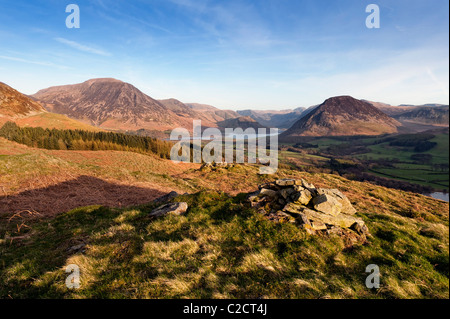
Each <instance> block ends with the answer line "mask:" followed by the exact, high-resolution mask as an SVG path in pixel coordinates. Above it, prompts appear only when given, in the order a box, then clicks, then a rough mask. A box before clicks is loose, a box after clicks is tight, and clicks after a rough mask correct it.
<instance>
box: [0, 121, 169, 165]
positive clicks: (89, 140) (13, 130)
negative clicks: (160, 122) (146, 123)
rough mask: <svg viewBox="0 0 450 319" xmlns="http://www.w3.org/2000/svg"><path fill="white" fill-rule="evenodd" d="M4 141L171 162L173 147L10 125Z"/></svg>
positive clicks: (3, 131) (125, 137)
mask: <svg viewBox="0 0 450 319" xmlns="http://www.w3.org/2000/svg"><path fill="white" fill-rule="evenodd" d="M0 137H4V138H6V139H8V140H10V141H13V142H17V143H20V144H25V145H27V146H30V147H37V148H44V149H48V150H90V151H99V150H113V151H131V152H139V153H153V154H156V155H158V156H160V157H161V158H170V150H171V148H172V143H170V142H167V141H162V140H158V139H156V138H151V137H147V136H138V135H128V134H123V133H114V132H102V131H101V132H91V131H85V130H58V129H44V128H42V127H19V126H18V125H17V124H16V123H14V122H6V123H5V124H4V125H3V126H2V128H0Z"/></svg>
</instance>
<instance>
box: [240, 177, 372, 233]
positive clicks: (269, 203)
mask: <svg viewBox="0 0 450 319" xmlns="http://www.w3.org/2000/svg"><path fill="white" fill-rule="evenodd" d="M248 200H249V201H250V203H251V205H252V207H257V208H260V210H259V211H261V212H262V213H264V214H265V215H267V216H268V217H269V219H270V220H273V221H278V222H292V223H295V224H297V225H298V226H299V227H301V228H303V229H305V230H306V231H307V232H308V233H310V234H317V232H324V233H327V234H342V233H348V231H349V230H352V231H353V232H354V233H356V234H357V235H359V236H361V237H363V238H364V239H365V236H366V235H368V234H369V230H368V228H367V226H366V225H365V224H364V221H363V220H362V219H361V218H357V217H355V216H353V215H355V213H356V209H355V208H354V207H353V205H352V204H351V202H350V200H349V199H348V198H347V196H345V195H344V194H342V192H340V191H339V190H337V189H325V188H316V187H315V186H314V185H313V184H310V183H308V182H307V181H305V180H304V179H301V180H295V179H280V180H277V181H275V182H271V183H266V184H263V185H260V186H259V190H258V191H257V192H255V193H252V194H250V195H249V197H248ZM261 207H265V209H264V208H261ZM267 207H270V211H269V212H267V211H266V210H267ZM339 229H345V230H346V231H339Z"/></svg>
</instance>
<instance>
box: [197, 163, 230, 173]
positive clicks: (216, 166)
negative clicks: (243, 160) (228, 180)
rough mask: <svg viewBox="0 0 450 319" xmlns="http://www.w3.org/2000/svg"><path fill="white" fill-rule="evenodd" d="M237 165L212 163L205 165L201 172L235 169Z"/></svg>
mask: <svg viewBox="0 0 450 319" xmlns="http://www.w3.org/2000/svg"><path fill="white" fill-rule="evenodd" d="M234 166H235V164H228V163H227V162H218V163H216V162H212V163H204V164H202V166H201V167H200V171H208V170H210V171H216V170H217V169H219V168H224V169H229V168H231V167H234Z"/></svg>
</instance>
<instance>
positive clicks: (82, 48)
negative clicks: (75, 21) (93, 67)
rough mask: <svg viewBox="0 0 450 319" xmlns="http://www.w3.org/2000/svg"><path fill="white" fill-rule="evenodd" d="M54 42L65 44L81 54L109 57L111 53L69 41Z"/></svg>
mask: <svg viewBox="0 0 450 319" xmlns="http://www.w3.org/2000/svg"><path fill="white" fill-rule="evenodd" d="M55 40H56V41H58V42H60V43H62V44H65V45H67V46H69V47H71V48H74V49H76V50H79V51H83V52H87V53H93V54H98V55H103V56H111V53H109V52H106V51H103V50H99V49H96V48H93V47H90V46H87V45H84V44H81V43H78V42H75V41H71V40H67V39H64V38H55Z"/></svg>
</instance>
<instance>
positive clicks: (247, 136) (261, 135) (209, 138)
mask: <svg viewBox="0 0 450 319" xmlns="http://www.w3.org/2000/svg"><path fill="white" fill-rule="evenodd" d="M280 134H281V132H278V133H276V134H259V135H258V134H249V135H227V134H224V136H223V139H224V140H228V139H231V138H232V137H234V139H235V140H246V139H249V140H251V139H256V138H258V137H259V138H263V137H269V136H276V135H280ZM200 139H201V140H202V141H211V140H212V139H211V137H206V136H202V137H193V136H191V137H189V138H181V139H180V138H179V139H173V140H172V141H179V140H184V141H188V140H200Z"/></svg>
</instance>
